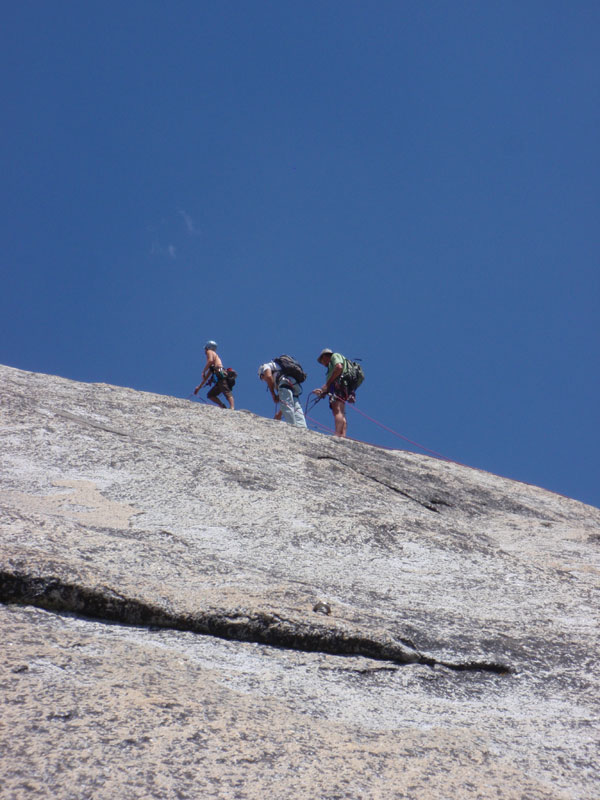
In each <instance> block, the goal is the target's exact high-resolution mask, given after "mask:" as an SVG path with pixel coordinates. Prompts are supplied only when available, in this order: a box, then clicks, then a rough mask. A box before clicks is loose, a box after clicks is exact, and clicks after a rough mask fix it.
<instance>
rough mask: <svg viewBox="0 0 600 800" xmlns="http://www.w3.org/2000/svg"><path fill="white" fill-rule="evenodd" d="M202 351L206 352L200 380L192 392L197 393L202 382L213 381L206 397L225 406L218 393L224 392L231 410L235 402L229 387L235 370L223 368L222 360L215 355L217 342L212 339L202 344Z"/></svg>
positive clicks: (233, 381) (231, 386) (222, 406)
mask: <svg viewBox="0 0 600 800" xmlns="http://www.w3.org/2000/svg"><path fill="white" fill-rule="evenodd" d="M204 352H205V353H206V364H205V365H204V369H203V370H202V382H201V383H199V384H198V386H196V388H195V389H194V394H198V392H199V391H200V389H201V388H202V387H203V386H204V384H205V383H206V382H207V381H210V382H211V383H214V386H213V387H212V389H211V390H210V391H209V392H208V394H207V395H206V396H207V398H208V399H209V400H212V402H213V403H216V404H217V405H218V406H220V407H221V408H226V405H225V403H223V401H222V400H221V398H220V397H219V395H220V394H224V395H225V397H226V398H227V402H228V403H229V408H230V409H231V410H232V411H233V410H234V408H235V404H234V401H233V394H232V393H231V389H232V388H233V384H234V383H235V372H234V371H233V370H231V369H228V370H226V369H224V368H223V362H222V361H221V359H220V358H219V356H218V355H217V343H216V342H213V341H212V339H210V340H209V341H208V342H207V343H206V344H205V345H204Z"/></svg>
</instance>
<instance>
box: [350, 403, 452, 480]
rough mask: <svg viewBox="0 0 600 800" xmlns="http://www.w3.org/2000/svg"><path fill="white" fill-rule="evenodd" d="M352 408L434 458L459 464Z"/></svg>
mask: <svg viewBox="0 0 600 800" xmlns="http://www.w3.org/2000/svg"><path fill="white" fill-rule="evenodd" d="M351 405H352V404H351ZM352 408H353V409H354V410H355V411H358V413H359V414H362V416H363V417H365V419H368V420H369V421H370V422H374V423H375V425H379V427H380V428H383V429H384V430H386V431H388V432H389V433H392V434H393V435H394V436H397V437H398V438H399V439H403V440H404V441H405V442H409V444H412V445H413V446H414V447H418V448H419V449H421V450H424V451H425V452H426V453H430V454H431V455H432V456H435V457H436V458H441V459H442V460H443V461H449V462H450V463H451V464H460V461H454V460H453V459H452V458H448V456H445V455H443V454H442V453H438V452H437V451H435V450H430V449H429V448H428V447H425V446H424V445H422V444H419V442H414V441H413V440H412V439H409V438H408V437H407V436H404V435H403V434H401V433H398V432H397V431H395V430H394V429H393V428H389V427H388V426H387V425H384V424H383V422H379V421H378V420H376V419H374V418H373V417H370V416H369V415H368V414H365V412H364V411H361V410H360V408H357V407H356V406H355V405H352ZM461 466H464V465H463V464H461Z"/></svg>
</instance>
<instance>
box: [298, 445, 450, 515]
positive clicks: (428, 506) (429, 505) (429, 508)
mask: <svg viewBox="0 0 600 800" xmlns="http://www.w3.org/2000/svg"><path fill="white" fill-rule="evenodd" d="M313 458H315V459H316V460H317V461H336V462H337V463H338V464H341V465H342V466H343V467H347V468H348V469H351V470H352V471H353V472H356V473H357V474H358V475H362V477H363V478H368V479H369V480H371V481H374V482H375V483H378V484H379V485H380V486H385V488H386V489H390V490H391V491H392V492H396V493H397V494H401V495H402V497H406V499H407V500H411V501H412V502H413V503H418V504H419V505H420V506H422V508H426V509H427V511H433V512H434V513H435V514H439V513H440V510H439V508H436V505H449V503H444V502H443V501H438V500H432V501H431V503H426V502H425V501H424V500H419V498H418V497H413V496H412V495H411V494H409V493H408V492H405V491H403V490H402V489H398V487H397V486H393V485H392V484H391V483H387V482H386V481H383V480H381V478H376V477H375V476H374V475H369V473H368V472H363V471H362V470H360V469H357V468H356V467H353V466H352V465H351V464H347V463H346V462H345V461H342V460H341V459H339V458H336V457H335V456H313ZM433 503H435V504H436V505H433Z"/></svg>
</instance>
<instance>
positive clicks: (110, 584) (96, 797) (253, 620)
mask: <svg viewBox="0 0 600 800" xmlns="http://www.w3.org/2000/svg"><path fill="white" fill-rule="evenodd" d="M0 379H1V383H0V386H1V388H0V393H1V417H0V442H1V445H2V447H1V470H2V485H1V489H0V503H1V506H2V536H1V540H0V601H1V603H0V624H1V626H2V639H3V644H2V647H1V648H0V668H1V680H2V698H3V710H2V715H1V716H0V774H1V775H2V779H1V784H0V797H1V798H2V800H13V799H14V800H20V798H38V797H39V798H47V797H53V798H59V800H62V799H63V798H65V799H66V798H77V800H81V799H82V798H90V799H92V798H93V800H104V799H105V798H106V799H107V800H115V799H117V800H128V798H189V799H190V800H196V799H197V798H257V799H258V798H260V799H261V800H262V798H265V797H269V798H272V799H274V800H275V799H278V798H282V799H283V798H286V799H287V798H302V799H303V800H304V799H306V798H318V799H319V800H334V799H335V800H337V799H341V798H382V800H389V799H390V798H415V800H428V799H429V798H432V799H437V798H440V800H441V799H442V798H453V799H455V800H457V799H459V798H485V799H486V800H487V798H503V799H504V800H507V799H510V798H515V800H516V798H527V800H535V799H537V798H564V800H573V798H589V799H590V800H597V798H598V796H600V783H599V780H598V778H599V774H598V760H599V759H598V755H599V754H598V744H599V738H600V737H599V733H598V730H599V726H598V722H599V714H598V712H599V708H600V700H599V697H600V680H599V678H598V669H597V662H598V586H599V584H600V580H599V573H600V511H599V510H598V509H595V508H592V507H590V506H585V505H583V504H581V503H578V502H575V501H573V500H569V499H567V498H564V497H561V496H558V495H555V494H551V493H549V492H546V491H544V490H542V489H538V488H535V487H532V486H527V485H524V484H521V483H516V482H513V481H509V480H506V479H503V478H499V477H496V476H494V475H491V474H488V473H485V472H481V471H477V470H472V469H469V468H466V467H461V466H458V465H456V464H450V463H445V462H441V461H437V460H434V459H431V458H428V457H425V456H419V455H414V454H411V453H406V452H402V451H393V452H390V451H385V450H381V449H378V448H374V447H370V446H368V445H362V444H359V443H355V442H349V441H338V440H332V439H330V438H328V437H324V436H321V435H319V434H316V433H312V432H309V431H304V430H298V429H294V428H291V427H289V426H287V425H285V424H283V423H278V422H274V421H272V420H266V419H262V418H259V417H256V416H254V415H252V414H250V413H248V412H244V411H241V412H237V411H236V412H229V411H221V410H220V409H218V408H209V407H203V406H199V405H196V404H192V403H189V402H187V401H184V400H179V399H175V398H172V397H162V396H158V395H152V394H145V393H141V392H135V391H133V390H130V389H124V388H118V387H114V386H107V385H101V384H96V385H90V384H80V383H75V382H72V381H67V380H63V379H60V378H56V377H51V376H45V375H38V374H32V373H25V372H21V371H19V370H15V369H11V368H8V367H0Z"/></svg>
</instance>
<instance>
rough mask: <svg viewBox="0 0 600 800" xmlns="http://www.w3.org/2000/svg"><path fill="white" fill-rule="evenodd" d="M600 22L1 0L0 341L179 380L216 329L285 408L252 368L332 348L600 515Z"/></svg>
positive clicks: (149, 382) (585, 15)
mask: <svg viewBox="0 0 600 800" xmlns="http://www.w3.org/2000/svg"><path fill="white" fill-rule="evenodd" d="M599 30H600V6H599V5H598V4H597V3H595V2H577V1H576V2H573V3H569V4H566V3H563V2H560V3H559V2H553V1H552V0H550V2H542V1H541V0H539V1H538V0H531V1H528V2H507V3H501V4H500V3H498V4H490V3H480V2H464V0H457V2H452V3H450V2H421V1H420V2H402V3H399V2H395V1H394V2H387V1H386V2H375V3H370V4H366V3H364V2H353V1H352V0H350V2H348V0H343V2H342V0H339V1H338V0H328V2H325V3H324V2H312V0H307V2H303V3H292V2H286V1H285V0H284V2H281V0H278V1H277V2H268V1H267V0H264V1H262V0H261V2H258V1H257V0H248V2H243V3H242V2H233V1H230V2H228V0H218V2H217V0H215V2H196V1H195V0H194V1H192V0H180V1H179V2H174V3H166V2H156V0H144V1H143V2H141V1H140V0H127V2H125V3H116V2H113V1H112V0H108V1H106V0H105V1H104V2H99V1H98V2H94V1H92V2H88V3H72V2H64V0H56V2H53V3H46V2H41V1H38V0H36V1H35V2H34V1H32V0H22V2H20V3H13V4H11V5H10V7H7V8H6V9H5V11H4V24H3V26H2V31H1V33H0V37H1V42H0V43H1V45H2V46H1V47H0V64H1V67H2V70H1V72H2V75H3V78H2V91H3V96H4V102H3V107H4V109H5V115H4V116H5V119H4V123H3V126H2V129H1V130H0V137H1V138H0V140H1V142H2V149H1V155H0V158H1V162H0V167H1V169H2V174H3V176H4V181H3V183H4V192H3V194H2V217H1V219H2V241H3V245H4V247H3V262H4V269H3V292H2V294H1V296H0V311H1V314H2V319H3V321H4V326H3V327H4V335H3V337H2V350H1V352H0V360H1V361H2V362H3V363H6V364H10V365H12V366H16V367H19V368H22V369H29V370H35V371H40V372H48V373H55V374H59V375H63V376H65V377H70V378H74V379H77V380H85V381H106V382H110V383H115V384H121V385H127V386H132V387H134V388H137V389H143V390H149V391H155V392H160V393H164V394H172V395H175V396H179V397H186V396H188V395H189V393H190V392H191V391H192V389H193V387H194V386H195V385H196V383H198V381H199V375H200V371H201V368H202V365H203V363H204V359H203V351H202V345H203V342H204V341H205V339H207V338H215V339H217V341H218V342H219V344H220V352H221V353H222V355H223V358H224V361H225V363H226V364H228V365H229V364H230V365H232V366H234V367H236V369H237V370H238V372H239V379H238V386H237V387H236V401H237V405H238V407H239V408H247V409H250V410H252V411H254V412H256V413H259V414H264V415H269V416H270V415H271V414H272V411H273V408H272V403H271V401H270V399H269V397H268V395H266V394H265V392H264V387H263V386H262V385H261V384H260V383H259V381H258V379H257V377H256V368H257V366H258V364H259V363H260V362H262V361H264V360H268V359H269V358H271V357H272V356H274V355H277V354H278V353H280V352H291V353H292V354H294V355H296V356H297V357H298V358H299V359H300V360H301V361H302V362H303V363H304V364H305V367H306V368H307V370H308V372H309V379H308V384H307V389H306V392H307V391H308V390H309V389H312V388H314V387H316V386H318V385H320V384H321V382H322V369H321V368H320V367H319V365H318V364H316V362H315V358H316V355H317V354H318V352H319V351H320V350H321V348H322V347H325V346H328V347H332V348H334V349H336V350H340V351H342V352H343V353H345V354H346V355H348V356H350V357H361V358H362V359H363V365H364V368H365V372H366V374H367V380H366V382H365V384H364V386H363V387H362V388H361V390H360V393H359V403H358V405H359V407H360V408H361V409H362V410H363V411H364V412H366V413H367V414H369V416H372V417H374V418H376V419H378V420H380V421H381V422H383V423H385V424H386V425H387V426H389V427H391V428H393V429H395V430H397V431H399V432H401V433H403V434H404V435H406V436H408V437H409V438H411V439H413V440H415V441H418V442H420V443H422V444H424V445H425V446H426V447H428V448H431V449H432V450H435V451H438V452H441V453H444V454H446V455H447V456H449V457H451V458H453V459H456V460H457V461H460V462H463V463H467V464H471V465H472V466H475V467H479V468H482V469H486V470H489V471H491V472H496V473H499V474H502V475H506V476H508V477H512V478H517V479H519V480H523V481H526V482H529V483H535V484H538V485H540V486H543V487H545V488H548V489H551V490H553V491H557V492H560V493H562V494H566V495H569V496H572V497H575V498H577V499H580V500H583V501H585V502H588V503H592V504H594V505H598V506H600V480H599V478H600V470H599V468H598V451H599V449H600V432H599V426H598V421H599V420H598V396H599V389H600V386H599V378H598V363H599V337H598V316H599V315H598V308H599V300H600V270H599V254H600V241H599V240H600V236H599V230H600V226H599V224H598V223H599V213H598V212H599V209H600V202H599V200H600V197H599V186H600V182H599V172H600V170H599V155H598V152H599V150H598V141H599V140H600V135H599V134H600V125H599V122H600V102H599V100H600V97H599V94H600V92H599V86H600V55H599V52H600V51H599V48H598V46H597V43H598V33H599ZM348 413H349V420H350V428H349V433H350V434H351V435H353V436H356V437H357V438H361V439H364V440H367V441H370V442H373V443H376V444H383V445H387V446H400V447H403V446H405V445H404V444H403V443H402V441H400V440H398V439H396V438H395V437H393V436H392V435H391V434H390V433H388V432H386V431H384V430H382V429H380V428H377V427H376V426H375V425H374V424H373V423H371V422H369V421H368V420H366V419H365V418H363V417H361V416H360V415H359V414H358V413H356V412H355V411H354V410H351V411H349V412H348ZM314 416H315V418H317V419H319V421H321V422H323V423H326V424H328V425H329V424H330V415H329V412H328V410H327V408H326V405H325V403H321V404H319V405H318V406H317V407H316V409H315V411H314ZM410 449H412V448H410ZM199 457H201V454H199Z"/></svg>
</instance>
